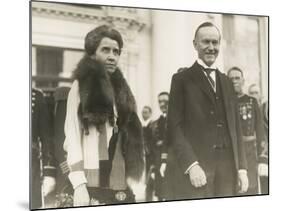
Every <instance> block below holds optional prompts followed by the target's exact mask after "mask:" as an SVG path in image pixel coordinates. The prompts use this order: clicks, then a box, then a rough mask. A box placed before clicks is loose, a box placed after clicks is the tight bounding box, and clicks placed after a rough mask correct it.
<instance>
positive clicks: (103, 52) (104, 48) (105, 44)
mask: <svg viewBox="0 0 281 211" xmlns="http://www.w3.org/2000/svg"><path fill="white" fill-rule="evenodd" d="M119 57H120V49H119V46H118V43H117V41H115V40H112V39H110V38H108V37H104V38H102V40H101V42H100V44H99V46H98V48H97V50H96V53H95V54H94V55H92V56H91V58H93V59H96V60H97V61H100V62H101V63H102V64H104V65H105V68H106V70H107V71H108V72H110V73H113V72H114V71H115V70H116V67H117V64H118V61H119Z"/></svg>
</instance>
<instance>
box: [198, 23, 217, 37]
mask: <svg viewBox="0 0 281 211" xmlns="http://www.w3.org/2000/svg"><path fill="white" fill-rule="evenodd" d="M204 27H215V28H216V29H217V30H218V32H219V34H220V30H219V29H218V27H217V26H216V25H215V24H213V23H212V22H204V23H202V24H200V25H199V26H198V27H197V29H196V31H195V34H194V39H195V38H196V36H197V34H198V31H199V30H200V29H201V28H204ZM220 36H221V35H220Z"/></svg>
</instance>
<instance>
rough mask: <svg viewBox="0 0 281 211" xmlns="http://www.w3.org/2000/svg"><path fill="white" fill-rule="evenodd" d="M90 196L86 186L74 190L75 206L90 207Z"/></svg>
mask: <svg viewBox="0 0 281 211" xmlns="http://www.w3.org/2000/svg"><path fill="white" fill-rule="evenodd" d="M89 205H90V196H89V193H88V190H87V187H86V184H81V185H79V186H78V187H76V188H75V190H74V195H73V206H89Z"/></svg>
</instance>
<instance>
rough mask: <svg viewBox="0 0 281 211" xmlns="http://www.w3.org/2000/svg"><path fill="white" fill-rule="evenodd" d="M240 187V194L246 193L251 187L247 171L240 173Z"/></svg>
mask: <svg viewBox="0 0 281 211" xmlns="http://www.w3.org/2000/svg"><path fill="white" fill-rule="evenodd" d="M238 185H239V187H240V190H239V193H246V192H247V190H248V187H249V181H248V176H247V171H244V170H243V171H241V170H239V171H238Z"/></svg>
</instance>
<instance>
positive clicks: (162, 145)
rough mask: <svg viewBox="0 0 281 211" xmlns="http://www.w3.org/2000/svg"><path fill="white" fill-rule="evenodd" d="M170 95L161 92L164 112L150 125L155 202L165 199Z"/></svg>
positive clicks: (160, 102)
mask: <svg viewBox="0 0 281 211" xmlns="http://www.w3.org/2000/svg"><path fill="white" fill-rule="evenodd" d="M168 102H169V93H168V92H161V93H160V94H159V95H158V103H159V108H160V110H161V112H162V114H161V115H160V117H159V118H158V119H157V120H155V121H153V122H152V123H151V124H149V125H148V127H149V134H148V142H149V151H150V154H151V156H150V158H151V161H150V169H151V170H152V171H151V172H152V174H151V177H152V179H154V180H155V183H154V191H155V192H154V194H155V196H156V197H155V198H154V199H153V200H160V201H161V200H164V199H165V186H166V185H165V179H164V176H165V171H166V162H167V157H168V154H167V144H166V138H165V135H166V128H167V127H166V125H167V112H168Z"/></svg>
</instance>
